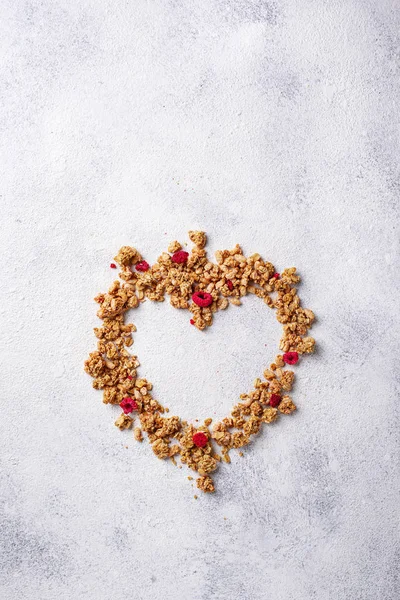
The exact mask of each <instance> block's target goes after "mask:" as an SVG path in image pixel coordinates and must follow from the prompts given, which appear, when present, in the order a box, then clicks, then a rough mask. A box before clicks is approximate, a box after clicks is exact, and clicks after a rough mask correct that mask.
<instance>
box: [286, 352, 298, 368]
mask: <svg viewBox="0 0 400 600" xmlns="http://www.w3.org/2000/svg"><path fill="white" fill-rule="evenodd" d="M283 360H284V361H285V363H286V364H288V365H295V364H296V363H297V361H298V360H299V355H298V353H297V352H285V354H284V355H283Z"/></svg>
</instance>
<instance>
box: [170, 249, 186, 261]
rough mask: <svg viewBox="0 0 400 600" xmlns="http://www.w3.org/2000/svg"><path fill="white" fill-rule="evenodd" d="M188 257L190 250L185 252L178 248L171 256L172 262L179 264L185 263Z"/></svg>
mask: <svg viewBox="0 0 400 600" xmlns="http://www.w3.org/2000/svg"><path fill="white" fill-rule="evenodd" d="M188 258H189V252H185V250H178V251H177V252H174V254H173V255H172V256H171V260H172V262H174V263H176V264H177V265H181V264H183V263H185V262H186V261H187V259H188Z"/></svg>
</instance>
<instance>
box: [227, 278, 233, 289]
mask: <svg viewBox="0 0 400 600" xmlns="http://www.w3.org/2000/svg"><path fill="white" fill-rule="evenodd" d="M226 285H227V286H228V290H230V291H232V290H233V283H232V281H231V280H230V279H228V281H227V282H226Z"/></svg>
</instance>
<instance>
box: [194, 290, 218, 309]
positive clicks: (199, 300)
mask: <svg viewBox="0 0 400 600" xmlns="http://www.w3.org/2000/svg"><path fill="white" fill-rule="evenodd" d="M192 300H193V302H194V303H195V304H197V306H201V307H204V306H210V304H212V303H213V297H212V296H211V294H208V293H207V292H203V291H201V290H200V292H195V293H194V294H193V296H192Z"/></svg>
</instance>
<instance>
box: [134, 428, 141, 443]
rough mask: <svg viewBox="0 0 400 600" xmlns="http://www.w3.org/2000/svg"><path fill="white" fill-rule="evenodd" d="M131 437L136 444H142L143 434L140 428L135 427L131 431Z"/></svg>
mask: <svg viewBox="0 0 400 600" xmlns="http://www.w3.org/2000/svg"><path fill="white" fill-rule="evenodd" d="M133 436H134V438H135V440H136V441H137V442H143V432H142V430H141V429H140V427H135V429H134V430H133Z"/></svg>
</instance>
